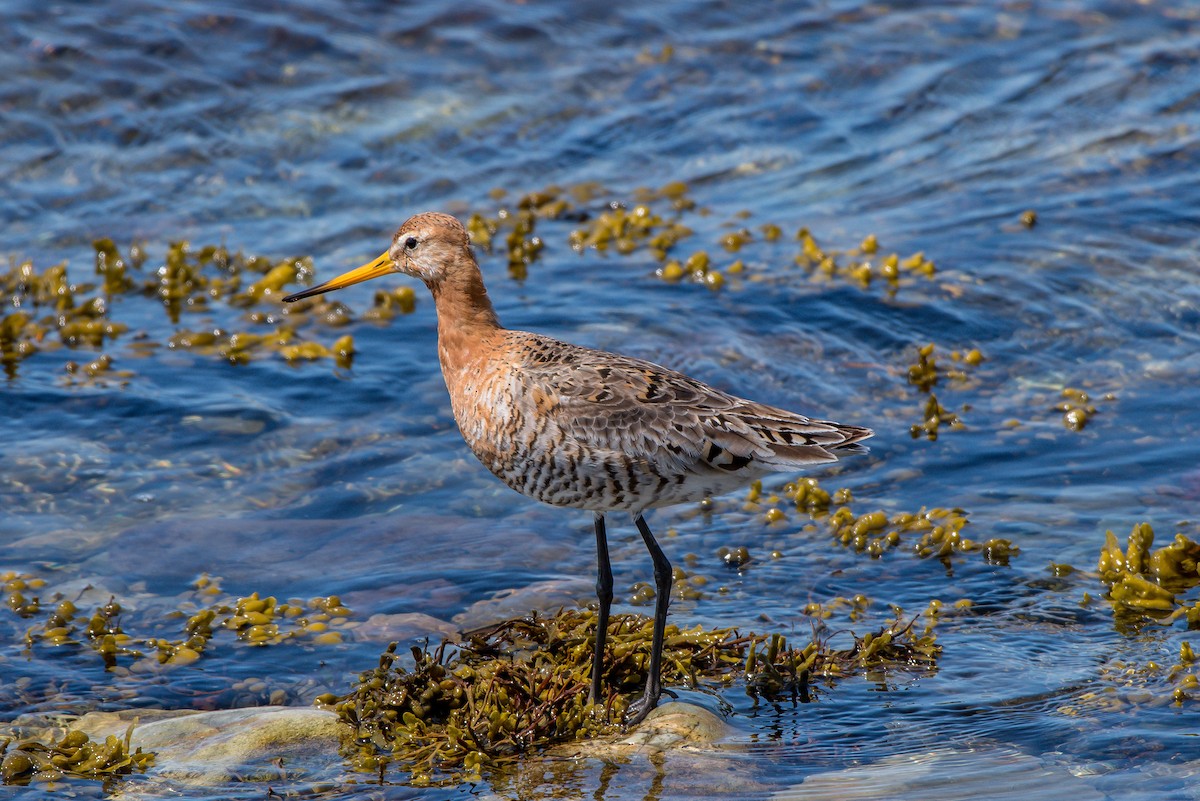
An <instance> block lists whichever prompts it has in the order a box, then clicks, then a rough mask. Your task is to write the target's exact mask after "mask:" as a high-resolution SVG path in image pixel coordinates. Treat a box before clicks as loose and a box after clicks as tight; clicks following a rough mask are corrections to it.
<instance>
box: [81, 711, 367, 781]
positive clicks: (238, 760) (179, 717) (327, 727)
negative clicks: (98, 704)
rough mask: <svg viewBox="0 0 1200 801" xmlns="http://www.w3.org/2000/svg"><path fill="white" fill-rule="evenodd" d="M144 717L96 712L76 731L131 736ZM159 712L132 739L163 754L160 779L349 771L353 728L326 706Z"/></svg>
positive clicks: (157, 770)
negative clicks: (347, 747) (343, 752)
mask: <svg viewBox="0 0 1200 801" xmlns="http://www.w3.org/2000/svg"><path fill="white" fill-rule="evenodd" d="M166 714H169V713H166ZM139 715H143V713H140V712H138V711H136V710H129V711H125V712H120V713H92V714H89V715H85V716H84V717H82V718H80V719H79V721H77V722H76V723H75V725H73V726H72V727H71V728H74V729H79V730H81V731H83V732H86V733H87V735H88V736H89V737H90V738H92V739H93V740H103V739H104V738H105V737H107V736H108V735H110V734H115V735H117V736H118V737H123V736H124V735H125V731H126V729H127V728H128V727H129V724H130V723H131V722H133V720H134V719H135V718H139ZM154 717H156V718H157V719H155V720H151V721H150V722H142V720H144V717H143V718H142V719H139V722H138V723H137V725H135V726H134V729H133V737H132V741H131V747H132V748H141V749H142V750H143V751H153V752H155V763H154V767H152V768H151V769H150V770H149V771H148V775H149V777H150V778H152V779H161V780H167V781H169V782H173V783H176V784H181V785H197V786H212V785H217V784H222V783H225V782H228V781H231V780H235V779H236V780H238V781H251V782H255V781H257V782H267V781H279V780H281V779H283V778H285V777H286V778H287V779H288V780H289V781H294V780H296V779H298V778H300V779H313V778H318V777H328V776H336V775H338V774H339V773H340V772H341V771H342V769H343V767H342V760H341V758H340V757H339V756H338V747H339V745H340V744H341V742H342V739H343V738H344V737H347V736H348V735H349V729H348V728H347V727H346V726H345V725H344V724H342V723H340V722H339V721H338V718H337V715H335V714H334V713H332V712H328V711H325V710H321V709H312V708H307V707H282V706H263V707H250V708H246V709H227V710H220V711H217V712H179V713H177V714H176V715H175V716H173V717H166V716H164V713H161V712H160V713H157V715H155V716H154ZM281 760H282V761H281Z"/></svg>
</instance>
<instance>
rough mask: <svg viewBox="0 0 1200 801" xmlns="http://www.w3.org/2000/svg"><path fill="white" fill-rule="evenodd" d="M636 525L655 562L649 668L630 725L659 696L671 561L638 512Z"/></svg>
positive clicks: (640, 716) (632, 712) (669, 593)
mask: <svg viewBox="0 0 1200 801" xmlns="http://www.w3.org/2000/svg"><path fill="white" fill-rule="evenodd" d="M633 522H634V523H635V524H636V525H637V529H638V533H639V534H641V535H642V541H643V542H645V543H646V550H648V551H649V552H650V558H651V559H652V560H653V561H654V593H655V595H654V639H653V640H651V641H650V669H649V670H648V671H647V675H646V693H645V694H644V695H643V696H642V698H641V700H640V701H637V702H635V703H634V704H633V705H632V706H631V707H630V709H629V717H628V718H627V719H626V721H625V722H626V724H627V725H630V726H632V725H633V724H635V723H640V722H641V721H642V719H643V718H645V717H646V715H647V714H649V712H650V710H651V709H654V707H655V706H657V705H658V699H659V696H661V695H662V648H663V633H664V631H665V630H666V628H667V606H668V605H669V604H670V603H671V579H672V575H671V563H670V562H669V561H667V557H666V556H665V555H664V554H663V552H662V548H659V547H658V543H657V542H656V541H655V539H654V535H653V534H652V533H650V527H649V526H647V525H646V521H645V520H644V519H642V516H641V515H638V516H637V518H636V519H635V520H634V521H633Z"/></svg>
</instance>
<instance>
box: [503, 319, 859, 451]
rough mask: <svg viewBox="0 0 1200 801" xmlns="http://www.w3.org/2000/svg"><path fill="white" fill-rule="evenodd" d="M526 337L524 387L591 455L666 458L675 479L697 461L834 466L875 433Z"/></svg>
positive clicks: (622, 359)
mask: <svg viewBox="0 0 1200 801" xmlns="http://www.w3.org/2000/svg"><path fill="white" fill-rule="evenodd" d="M527 336H529V337H530V341H529V342H527V343H523V345H524V347H523V348H522V349H521V350H523V351H524V355H525V358H524V359H523V363H522V365H521V374H522V376H523V379H522V380H523V383H525V385H526V389H527V390H530V391H532V390H534V389H535V388H536V390H537V391H538V393H539V394H542V395H544V397H545V399H546V408H551V409H553V414H554V415H555V416H557V417H558V418H559V419H560V420H561V421H562V422H563V423H564V425H563V428H564V429H567V430H570V431H572V432H585V433H583V436H586V438H587V440H588V443H587V444H588V445H589V446H590V447H592V448H598V449H608V450H613V451H617V452H620V453H624V454H626V455H627V456H630V457H632V458H635V459H636V458H641V457H644V458H647V459H649V460H651V461H654V462H659V463H661V462H662V461H663V460H666V461H668V462H671V463H672V465H671V467H672V469H674V470H678V471H681V472H683V471H694V470H696V469H697V468H698V467H700V466H701V464H702V463H703V464H707V465H708V466H709V467H711V468H713V469H717V470H722V471H727V472H730V473H738V472H745V473H747V474H750V473H762V472H769V471H778V470H792V469H800V468H803V467H806V466H810V465H814V464H821V463H825V462H834V461H837V459H838V457H837V455H836V454H835V453H834V452H833V451H835V450H837V449H839V448H847V447H848V446H851V445H852V444H853V443H854V442H857V441H858V440H861V439H865V438H867V437H869V436H871V433H872V432H871V431H870V430H869V429H866V428H861V427H858V426H848V425H842V424H838V423H831V422H826V421H822V420H811V419H809V418H807V417H804V416H802V415H798V414H793V413H792V412H788V411H785V410H783V409H777V408H774V407H771V406H767V405H764V404H760V403H755V402H753V401H748V400H744V399H742V398H738V397H736V396H734V395H730V394H728V393H725V392H721V391H720V390H717V389H713V388H712V387H709V386H707V385H706V384H703V383H701V382H700V381H697V380H695V379H693V378H689V377H688V376H685V375H683V374H682V373H678V372H675V371H674V370H669V369H667V368H665V367H661V366H659V365H656V364H653V363H651V362H647V361H643V360H641V359H633V358H629V357H626V356H618V355H616V354H611V353H605V352H603V351H597V350H592V349H590V348H583V347H579V346H574V345H567V344H565V343H561V342H557V341H555V340H551V339H548V338H545V337H540V336H536V335H527ZM568 423H569V424H568ZM577 436H578V434H577ZM664 467H666V465H664Z"/></svg>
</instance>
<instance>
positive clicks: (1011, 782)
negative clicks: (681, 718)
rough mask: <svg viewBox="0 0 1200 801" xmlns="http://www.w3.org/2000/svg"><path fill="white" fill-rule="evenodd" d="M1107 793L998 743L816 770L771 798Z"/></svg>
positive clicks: (956, 800) (823, 800) (950, 800)
mask: <svg viewBox="0 0 1200 801" xmlns="http://www.w3.org/2000/svg"><path fill="white" fill-rule="evenodd" d="M1106 797H1107V796H1105V795H1104V794H1103V793H1101V792H1099V791H1098V790H1096V789H1095V787H1093V786H1092V784H1091V782H1090V781H1088V779H1087V778H1085V777H1080V776H1076V775H1075V774H1074V773H1072V772H1071V771H1070V770H1069V769H1068V768H1067V767H1064V766H1062V765H1056V764H1054V763H1053V762H1048V761H1045V760H1042V759H1038V758H1037V757H1033V756H1030V755H1029V754H1026V753H1024V752H1022V751H1019V750H1018V749H1016V748H1013V747H1012V746H1006V745H997V746H988V747H982V748H965V749H951V748H938V749H934V750H932V751H927V752H925V753H921V754H904V755H898V756H892V757H888V758H887V759H882V760H880V761H878V762H872V763H870V764H868V765H861V766H855V767H853V768H846V769H845V770H839V771H833V772H830V773H818V774H816V775H814V776H810V777H809V778H807V779H805V780H804V781H803V782H801V783H800V784H797V785H795V786H794V787H790V788H788V789H787V790H783V791H782V792H779V793H776V794H775V795H774V796H772V801H909V800H910V799H911V801H926V799H930V798H936V799H938V801H976V800H977V799H982V798H986V799H988V801H1026V799H1030V798H1069V799H1070V801H1092V800H1093V799H1096V801H1099V799H1102V798H1106Z"/></svg>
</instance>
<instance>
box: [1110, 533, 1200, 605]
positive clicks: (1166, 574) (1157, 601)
mask: <svg viewBox="0 0 1200 801" xmlns="http://www.w3.org/2000/svg"><path fill="white" fill-rule="evenodd" d="M1198 564H1200V543H1198V542H1196V541H1195V540H1193V539H1191V538H1190V537H1188V536H1186V535H1185V534H1183V533H1177V534H1176V535H1175V539H1174V540H1173V541H1172V542H1171V544H1169V545H1166V546H1163V547H1161V548H1154V529H1153V528H1152V527H1151V526H1150V524H1149V523H1138V524H1137V525H1135V526H1134V527H1133V530H1132V531H1131V532H1130V533H1129V538H1128V540H1127V541H1126V547H1125V549H1124V550H1122V549H1121V546H1120V544H1119V543H1118V542H1117V537H1116V535H1115V534H1113V533H1112V532H1111V531H1106V532H1105V542H1104V547H1103V548H1101V549H1100V558H1099V561H1098V564H1097V567H1096V569H1097V571H1098V572H1099V574H1100V580H1101V581H1103V582H1104V583H1105V584H1106V585H1107V586H1108V594H1107V597H1108V600H1109V601H1110V602H1111V603H1112V605H1113V613H1114V615H1116V617H1117V619H1118V623H1119V624H1127V623H1135V624H1136V623H1141V622H1146V621H1148V620H1157V621H1159V622H1161V623H1164V624H1166V625H1170V624H1172V623H1174V622H1175V621H1176V620H1179V619H1184V620H1186V621H1187V627H1188V628H1189V629H1200V600H1197V601H1194V602H1192V603H1188V602H1187V601H1186V600H1185V599H1183V598H1181V597H1180V596H1181V595H1184V594H1185V593H1186V592H1187V591H1188V590H1190V589H1192V588H1194V587H1196V586H1197V585H1200V567H1198Z"/></svg>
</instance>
